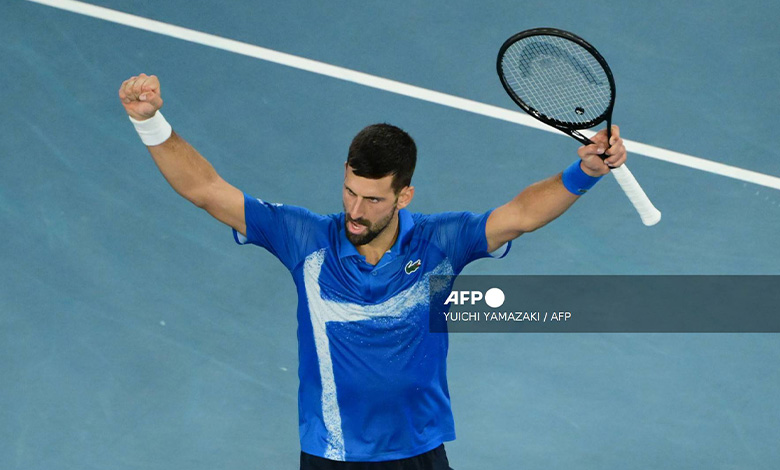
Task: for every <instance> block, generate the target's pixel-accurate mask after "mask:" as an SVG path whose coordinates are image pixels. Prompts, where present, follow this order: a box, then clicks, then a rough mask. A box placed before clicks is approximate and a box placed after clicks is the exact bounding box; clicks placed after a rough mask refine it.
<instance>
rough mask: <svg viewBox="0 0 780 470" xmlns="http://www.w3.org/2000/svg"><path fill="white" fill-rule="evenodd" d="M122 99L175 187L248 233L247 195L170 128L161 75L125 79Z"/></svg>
mask: <svg viewBox="0 0 780 470" xmlns="http://www.w3.org/2000/svg"><path fill="white" fill-rule="evenodd" d="M119 99H120V100H121V101H122V106H124V108H125V111H127V115H128V116H130V118H132V119H133V120H134V124H135V125H136V129H139V134H141V136H142V138H143V139H145V143H147V144H148V145H147V148H148V149H149V153H150V154H151V155H152V158H153V159H154V162H155V163H156V164H157V168H159V169H160V172H161V173H162V174H163V176H164V177H165V179H166V180H167V181H168V183H169V184H170V185H171V187H173V189H174V190H175V191H176V192H177V193H179V194H180V195H181V196H182V197H184V198H185V199H187V200H188V201H190V202H192V203H193V204H195V205H196V206H198V207H200V208H202V209H205V210H206V211H207V212H208V213H209V214H211V215H212V216H213V217H214V218H216V219H217V220H219V221H220V222H223V223H225V224H227V225H229V226H230V227H233V228H234V229H236V231H237V232H239V233H241V234H242V235H246V221H245V219H244V195H243V194H242V193H241V191H239V190H238V189H236V188H235V187H234V186H232V185H230V184H229V183H227V182H226V181H225V180H223V179H222V178H221V177H220V176H219V174H217V172H216V170H214V167H213V166H211V164H210V163H209V162H208V161H207V160H206V159H205V158H203V156H201V155H200V153H198V151H197V150H195V149H194V148H193V147H192V146H191V145H190V144H189V143H187V141H185V140H184V139H183V138H181V137H180V136H179V135H178V134H176V133H175V132H173V131H172V130H170V127H169V126H168V124H167V122H165V119H164V118H163V117H162V114H161V113H159V109H160V108H162V105H163V100H162V97H161V94H160V81H159V80H158V79H157V77H156V76H154V75H146V74H140V75H138V76H136V77H131V78H129V79H128V80H125V81H124V83H122V86H121V87H119ZM166 130H167V132H166ZM168 135H170V136H169V137H168ZM166 137H167V138H166Z"/></svg>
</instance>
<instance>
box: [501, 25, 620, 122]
mask: <svg viewBox="0 0 780 470" xmlns="http://www.w3.org/2000/svg"><path fill="white" fill-rule="evenodd" d="M501 67H502V70H503V73H504V78H505V81H506V83H507V85H508V86H509V87H510V88H511V89H512V91H513V92H514V93H515V94H516V95H517V97H518V98H520V100H522V101H523V102H524V103H525V104H526V105H528V106H530V107H531V108H533V109H535V110H536V111H538V112H539V113H541V114H543V115H544V116H546V117H548V118H551V119H554V120H556V121H560V122H562V123H566V124H576V125H584V124H586V123H589V122H592V121H594V120H597V119H599V118H600V117H602V116H603V114H604V113H605V112H606V111H607V109H608V108H609V106H610V103H611V102H612V89H611V87H610V82H609V79H608V77H607V74H606V72H605V71H604V68H603V67H602V66H601V64H600V63H599V62H598V60H596V58H595V57H593V55H592V54H591V53H590V52H588V50H587V49H585V48H583V47H581V46H580V45H578V44H576V43H574V42H572V41H569V40H567V39H564V38H561V37H558V36H530V37H527V38H523V39H521V40H519V41H517V42H515V43H514V44H512V45H511V46H509V47H508V48H507V49H506V51H505V52H504V56H503V57H502V60H501Z"/></svg>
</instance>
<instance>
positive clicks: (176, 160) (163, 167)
mask: <svg viewBox="0 0 780 470" xmlns="http://www.w3.org/2000/svg"><path fill="white" fill-rule="evenodd" d="M147 148H148V149H149V153H151V154H152V158H153V159H154V162H155V163H156V164H157V168H159V169H160V172H161V173H162V174H163V176H164V177H165V179H166V180H167V181H168V183H169V184H170V185H171V187H173V189H174V190H175V191H176V192H177V193H179V194H180V195H181V196H183V197H184V198H186V199H187V200H189V201H190V202H192V203H193V204H195V205H196V206H198V207H203V205H204V204H205V202H206V201H205V195H206V190H207V188H208V186H209V185H210V184H211V183H213V182H215V181H217V180H218V179H219V175H218V174H217V172H216V170H214V167H213V166H211V163H209V162H208V161H207V160H206V159H205V158H203V156H201V155H200V153H198V151H197V150H195V148H193V147H192V145H190V144H189V143H188V142H187V141H186V140H184V139H182V138H181V137H179V135H178V134H176V132H173V133H172V134H171V137H170V138H169V139H168V140H166V141H165V142H163V143H162V144H160V145H155V146H151V147H147Z"/></svg>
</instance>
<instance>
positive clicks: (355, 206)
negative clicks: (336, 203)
mask: <svg viewBox="0 0 780 470" xmlns="http://www.w3.org/2000/svg"><path fill="white" fill-rule="evenodd" d="M349 217H350V218H351V219H353V220H356V219H360V218H362V217H363V198H361V197H360V196H358V197H356V198H355V200H354V201H353V202H352V206H350V208H349Z"/></svg>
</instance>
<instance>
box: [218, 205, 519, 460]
mask: <svg viewBox="0 0 780 470" xmlns="http://www.w3.org/2000/svg"><path fill="white" fill-rule="evenodd" d="M244 214H245V217H246V231H247V236H246V237H243V236H242V235H241V234H239V233H237V232H236V231H235V230H234V231H233V236H234V238H235V240H236V242H237V243H239V244H246V243H251V244H254V245H258V246H261V247H263V248H266V249H267V250H268V251H270V252H271V253H272V254H274V255H275V256H276V257H277V258H279V260H280V261H281V262H282V263H283V264H284V265H285V266H286V267H287V269H289V270H290V273H291V274H292V276H293V279H294V280H295V285H296V287H297V290H298V359H299V367H298V376H299V378H300V387H299V390H298V413H299V430H300V438H301V450H303V452H306V453H308V454H312V455H316V456H320V457H324V458H327V459H332V460H342V461H384V460H395V459H402V458H407V457H412V456H415V455H418V454H421V453H424V452H427V451H429V450H431V449H434V448H436V447H438V446H439V445H440V444H441V443H442V442H444V441H451V440H453V439H455V426H454V422H453V418H452V410H451V407H450V395H449V390H448V388H447V367H446V358H447V346H448V338H447V335H446V334H441V333H438V334H437V333H430V331H429V330H430V328H429V317H428V315H429V310H428V308H429V294H430V291H429V289H430V284H429V279H430V276H431V275H435V274H441V275H457V274H458V273H460V271H461V270H462V269H463V267H464V266H466V265H467V264H468V263H470V262H471V261H474V260H476V259H478V258H483V257H486V256H490V254H489V253H488V252H487V240H486V238H485V223H486V222H487V218H488V216H489V215H490V212H487V213H484V214H473V213H468V212H447V213H441V214H434V215H423V214H415V213H410V212H408V211H406V210H400V211H399V223H400V225H399V233H398V238H397V240H396V242H395V244H394V245H393V246H392V248H390V250H388V251H387V252H386V253H385V254H384V256H383V257H382V259H381V260H380V261H379V263H377V264H376V266H374V265H371V264H369V263H367V262H366V260H365V258H364V257H363V256H362V255H360V254H359V253H358V251H357V249H356V248H355V246H354V245H352V243H350V242H349V240H348V239H347V237H346V234H345V227H344V214H343V213H340V214H331V215H318V214H314V213H312V212H310V211H308V210H306V209H303V208H300V207H294V206H286V205H281V204H270V203H267V202H264V201H261V200H259V199H255V198H252V197H250V196H248V195H244ZM510 245H511V244H507V246H506V250H505V251H504V253H503V255H505V254H506V252H508V251H509V247H510ZM503 255H502V256H503ZM450 288H451V285H449V286H445V287H444V289H446V290H447V291H449V289H450Z"/></svg>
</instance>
